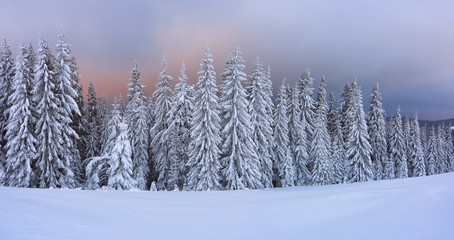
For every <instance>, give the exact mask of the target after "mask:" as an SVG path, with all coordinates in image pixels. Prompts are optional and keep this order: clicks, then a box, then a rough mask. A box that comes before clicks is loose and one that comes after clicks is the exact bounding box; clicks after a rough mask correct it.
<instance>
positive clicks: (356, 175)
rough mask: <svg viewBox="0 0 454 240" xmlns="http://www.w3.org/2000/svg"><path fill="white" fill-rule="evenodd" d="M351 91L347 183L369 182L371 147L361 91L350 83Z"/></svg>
mask: <svg viewBox="0 0 454 240" xmlns="http://www.w3.org/2000/svg"><path fill="white" fill-rule="evenodd" d="M351 91H352V106H351V108H349V109H350V110H351V111H352V112H351V113H347V115H351V116H352V123H351V124H350V129H349V131H348V142H347V146H348V148H347V152H346V155H347V160H348V162H349V169H348V171H349V172H348V175H347V181H348V182H362V181H369V180H372V179H373V173H372V161H371V159H370V155H371V146H370V144H369V134H368V133H367V125H366V116H365V114H364V110H363V101H362V96H361V89H360V88H359V87H358V86H357V84H356V81H355V82H353V83H352V85H351Z"/></svg>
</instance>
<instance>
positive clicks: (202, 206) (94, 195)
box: [0, 173, 454, 240]
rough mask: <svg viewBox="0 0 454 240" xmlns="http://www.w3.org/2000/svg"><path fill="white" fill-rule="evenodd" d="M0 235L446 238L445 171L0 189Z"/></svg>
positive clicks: (453, 190) (450, 207) (449, 188)
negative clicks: (173, 187) (212, 186)
mask: <svg viewBox="0 0 454 240" xmlns="http://www.w3.org/2000/svg"><path fill="white" fill-rule="evenodd" d="M0 239H2V240H6V239H27V240H31V239H59V240H60V239H77V240H79V239H97V240H100V239H127V240H136V239H454V173H448V174H442V175H437V176H430V177H422V178H410V179H399V180H389V181H378V182H367V183H356V184H347V185H335V186H321V187H294V188H287V189H271V190H245V191H221V192H141V191H102V190H99V191H82V190H66V189H63V190H61V189H20V188H5V187H1V188H0Z"/></svg>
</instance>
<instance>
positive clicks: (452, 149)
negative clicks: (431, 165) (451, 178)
mask: <svg viewBox="0 0 454 240" xmlns="http://www.w3.org/2000/svg"><path fill="white" fill-rule="evenodd" d="M452 129H453V128H452V127H451V125H450V126H449V128H448V129H447V134H446V141H445V144H446V153H447V156H448V171H450V172H452V171H454V143H453V141H452Z"/></svg>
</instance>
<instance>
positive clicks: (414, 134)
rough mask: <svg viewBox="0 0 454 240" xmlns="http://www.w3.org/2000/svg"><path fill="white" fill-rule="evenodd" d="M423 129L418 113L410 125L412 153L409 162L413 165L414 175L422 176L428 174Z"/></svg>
mask: <svg viewBox="0 0 454 240" xmlns="http://www.w3.org/2000/svg"><path fill="white" fill-rule="evenodd" d="M420 133H421V131H420V128H419V121H418V115H417V114H416V116H415V119H414V120H413V123H412V124H411V127H410V142H409V148H410V153H411V154H410V155H409V156H408V157H409V158H408V161H409V164H411V165H412V166H413V167H412V169H413V175H412V176H414V177H421V176H425V175H426V164H425V162H424V149H423V147H422V144H421V134H420Z"/></svg>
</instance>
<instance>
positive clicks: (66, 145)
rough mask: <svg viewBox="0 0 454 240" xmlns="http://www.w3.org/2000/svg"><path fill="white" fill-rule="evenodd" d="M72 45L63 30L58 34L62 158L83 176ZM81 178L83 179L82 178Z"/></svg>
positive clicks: (57, 78) (57, 87)
mask: <svg viewBox="0 0 454 240" xmlns="http://www.w3.org/2000/svg"><path fill="white" fill-rule="evenodd" d="M69 47H70V45H69V44H67V43H66V42H65V35H64V34H63V32H61V33H60V34H59V35H58V41H57V45H56V48H57V59H56V60H57V65H56V76H55V80H56V91H57V95H56V96H57V98H58V104H59V105H58V109H59V111H60V116H61V118H60V119H58V120H59V121H60V124H61V127H62V129H61V133H60V134H61V139H62V141H63V142H62V144H63V149H62V150H63V152H62V153H61V158H62V160H63V161H64V162H70V164H71V165H70V167H71V170H72V171H73V172H74V173H75V174H76V175H77V176H81V174H82V173H81V172H79V171H80V170H81V169H80V166H81V159H80V153H79V150H78V148H77V145H76V142H75V141H76V140H78V139H79V136H78V135H77V133H76V131H75V130H74V129H73V128H72V125H71V124H72V119H73V118H75V117H79V116H80V111H79V106H78V105H77V103H76V101H75V99H76V98H77V97H78V93H77V92H76V90H75V89H74V88H73V79H74V76H73V75H74V73H73V72H72V68H71V65H72V64H71V58H70V56H69V53H70V52H71V50H70V49H69ZM80 180H81V179H80Z"/></svg>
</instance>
